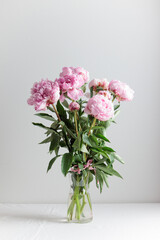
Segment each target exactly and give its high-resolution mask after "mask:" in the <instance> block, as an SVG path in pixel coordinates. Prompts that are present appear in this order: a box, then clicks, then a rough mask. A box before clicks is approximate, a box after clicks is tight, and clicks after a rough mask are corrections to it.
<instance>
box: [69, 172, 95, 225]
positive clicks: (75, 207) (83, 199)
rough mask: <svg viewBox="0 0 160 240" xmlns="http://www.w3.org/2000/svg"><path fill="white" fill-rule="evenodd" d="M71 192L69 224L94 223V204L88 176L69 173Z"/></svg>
mask: <svg viewBox="0 0 160 240" xmlns="http://www.w3.org/2000/svg"><path fill="white" fill-rule="evenodd" d="M69 178H70V192H69V199H68V211H67V218H68V221H69V222H74V223H86V222H90V221H92V218H93V215H92V204H91V199H90V194H89V185H88V175H86V176H84V174H83V173H81V174H77V173H69Z"/></svg>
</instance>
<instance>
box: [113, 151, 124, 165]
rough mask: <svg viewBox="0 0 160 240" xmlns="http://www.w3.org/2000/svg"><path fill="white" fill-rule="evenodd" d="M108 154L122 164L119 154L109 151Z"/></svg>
mask: <svg viewBox="0 0 160 240" xmlns="http://www.w3.org/2000/svg"><path fill="white" fill-rule="evenodd" d="M110 155H111V156H113V158H114V159H116V160H118V161H119V162H121V163H123V164H124V161H123V160H122V158H121V157H120V156H119V155H117V154H116V153H111V154H110Z"/></svg>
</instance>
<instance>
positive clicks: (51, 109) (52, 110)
mask: <svg viewBox="0 0 160 240" xmlns="http://www.w3.org/2000/svg"><path fill="white" fill-rule="evenodd" d="M47 109H49V110H50V111H51V112H54V113H55V111H54V109H53V108H51V107H50V106H48V107H47Z"/></svg>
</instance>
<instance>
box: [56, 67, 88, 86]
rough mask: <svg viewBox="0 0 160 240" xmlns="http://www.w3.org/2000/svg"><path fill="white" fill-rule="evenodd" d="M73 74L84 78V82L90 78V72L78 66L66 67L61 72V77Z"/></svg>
mask: <svg viewBox="0 0 160 240" xmlns="http://www.w3.org/2000/svg"><path fill="white" fill-rule="evenodd" d="M73 74H75V75H79V77H81V78H82V79H83V81H84V83H86V82H88V80H89V72H88V71H86V70H85V69H84V68H81V67H77V68H73V67H64V68H63V69H62V72H61V73H60V77H65V76H67V75H73ZM84 83H83V84H84Z"/></svg>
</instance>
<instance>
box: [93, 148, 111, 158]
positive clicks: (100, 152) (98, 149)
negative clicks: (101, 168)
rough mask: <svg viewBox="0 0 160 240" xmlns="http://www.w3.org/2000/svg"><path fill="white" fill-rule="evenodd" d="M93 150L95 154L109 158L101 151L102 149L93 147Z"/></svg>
mask: <svg viewBox="0 0 160 240" xmlns="http://www.w3.org/2000/svg"><path fill="white" fill-rule="evenodd" d="M91 149H92V151H93V152H96V153H99V154H101V155H102V156H104V157H107V158H109V156H108V154H107V153H106V152H105V151H103V150H102V149H100V148H93V147H92V148H91Z"/></svg>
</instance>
